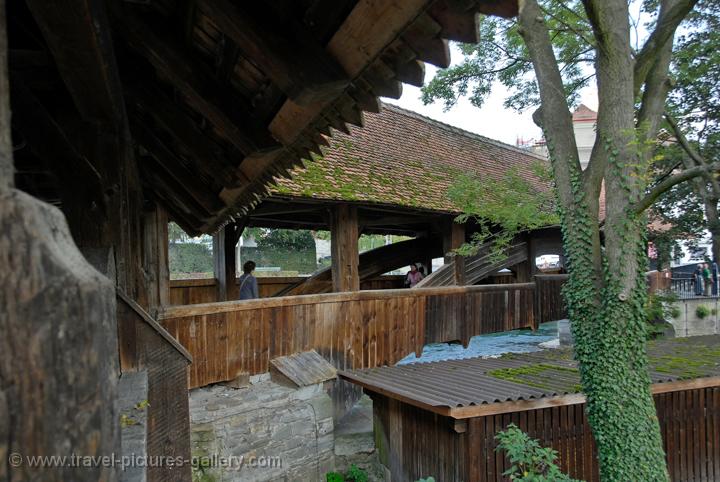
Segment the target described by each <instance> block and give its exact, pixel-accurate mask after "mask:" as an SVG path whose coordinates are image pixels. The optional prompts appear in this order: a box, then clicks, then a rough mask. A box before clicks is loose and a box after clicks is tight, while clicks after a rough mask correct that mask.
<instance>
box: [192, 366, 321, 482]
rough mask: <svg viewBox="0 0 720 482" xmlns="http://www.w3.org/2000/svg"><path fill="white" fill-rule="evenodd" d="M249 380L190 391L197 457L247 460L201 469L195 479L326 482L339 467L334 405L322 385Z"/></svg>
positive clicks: (267, 378) (260, 378)
mask: <svg viewBox="0 0 720 482" xmlns="http://www.w3.org/2000/svg"><path fill="white" fill-rule="evenodd" d="M250 382H251V384H250V386H249V387H247V388H239V389H235V388H230V387H228V386H223V385H215V386H211V387H206V388H199V389H194V390H192V391H191V392H190V418H191V439H192V451H193V456H194V457H212V456H215V455H217V456H220V457H236V458H235V459H232V460H228V461H226V462H225V463H232V464H234V465H237V464H238V463H239V458H241V457H242V458H243V462H244V463H245V466H244V467H240V468H238V467H229V468H226V469H221V468H219V467H208V468H205V469H200V468H196V469H194V470H195V474H194V476H195V478H196V479H195V480H200V481H203V482H219V481H223V482H226V481H240V480H242V481H270V480H272V481H276V480H289V481H292V480H303V481H306V480H307V481H309V480H324V477H325V473H327V472H328V471H331V470H333V469H334V453H333V450H334V437H333V419H332V413H333V408H332V401H331V399H330V397H329V396H328V395H327V393H326V392H325V390H324V389H323V386H322V384H317V385H312V386H308V387H303V388H294V387H290V386H286V385H283V384H279V383H276V382H274V381H272V380H270V376H269V375H268V374H265V375H259V376H256V377H251V379H250ZM201 460H202V459H201ZM207 460H209V461H210V462H211V463H213V464H215V462H217V461H213V459H212V458H209V459H207ZM247 464H255V465H256V467H251V466H248V465H247ZM215 465H216V464H215Z"/></svg>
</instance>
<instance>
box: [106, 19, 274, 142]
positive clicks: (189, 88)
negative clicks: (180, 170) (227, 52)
mask: <svg viewBox="0 0 720 482" xmlns="http://www.w3.org/2000/svg"><path fill="white" fill-rule="evenodd" d="M113 13H114V16H115V17H116V18H117V22H116V24H117V26H118V29H119V32H120V34H121V36H122V37H123V38H124V40H125V41H126V42H127V44H128V45H129V46H130V47H131V48H132V49H133V50H135V51H136V52H137V53H138V54H140V55H141V56H142V57H144V58H145V59H147V60H148V61H149V62H150V64H151V65H152V66H153V67H154V68H155V69H156V70H157V71H158V73H159V74H160V75H161V76H162V77H163V78H165V79H166V80H167V81H168V82H170V83H171V84H172V85H173V87H175V88H176V89H177V90H178V91H180V92H181V93H182V94H183V95H184V96H185V97H186V100H187V101H188V103H189V104H190V105H191V106H192V107H193V109H195V110H196V111H197V112H198V113H200V114H201V115H202V116H203V117H205V118H206V119H207V120H208V121H209V122H210V123H211V124H213V126H215V128H216V129H217V131H218V132H219V133H220V135H221V136H223V137H224V138H225V139H226V140H227V141H229V142H230V143H231V144H233V145H234V146H235V147H237V148H238V149H239V150H240V151H242V152H243V153H245V154H251V153H253V152H257V151H260V150H262V151H267V150H273V149H277V148H278V147H279V146H278V145H277V143H276V142H275V141H274V140H273V139H272V137H271V136H270V135H269V134H268V132H267V131H266V130H265V129H264V128H263V127H261V126H260V124H259V121H258V120H257V119H255V118H253V117H251V116H250V112H252V107H251V106H250V105H249V104H248V103H247V102H244V101H243V100H241V99H239V98H237V96H236V95H235V94H234V93H233V92H232V91H230V89H228V88H227V86H225V85H222V84H221V83H219V82H218V81H217V80H215V79H214V78H213V77H212V75H211V74H210V73H209V72H208V71H207V70H208V69H207V68H206V67H205V66H203V65H201V64H199V63H197V62H195V61H194V59H192V58H190V57H189V56H188V55H187V54H186V53H185V52H182V51H181V50H180V49H179V48H178V47H177V45H175V43H173V41H172V40H171V38H170V34H169V33H168V32H163V29H162V28H158V27H157V26H152V27H151V26H150V25H148V24H147V23H146V22H145V20H144V19H143V18H142V17H140V16H138V15H134V14H132V13H131V12H129V9H126V11H125V12H124V13H123V12H113Z"/></svg>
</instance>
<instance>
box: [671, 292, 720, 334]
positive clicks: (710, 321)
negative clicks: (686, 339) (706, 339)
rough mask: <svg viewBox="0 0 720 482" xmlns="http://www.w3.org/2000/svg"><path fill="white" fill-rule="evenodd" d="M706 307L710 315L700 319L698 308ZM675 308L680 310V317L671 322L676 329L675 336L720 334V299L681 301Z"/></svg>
mask: <svg viewBox="0 0 720 482" xmlns="http://www.w3.org/2000/svg"><path fill="white" fill-rule="evenodd" d="M701 305H702V306H705V307H706V308H707V309H708V310H709V311H710V313H709V314H708V315H707V316H706V317H704V318H700V317H698V316H697V308H698V307H699V306H701ZM675 306H676V307H677V308H679V310H680V316H678V317H677V318H673V319H671V320H670V322H671V323H672V325H673V327H674V328H675V336H678V337H683V336H700V335H714V334H718V333H720V299H719V298H691V299H687V300H679V301H677V302H676V303H675Z"/></svg>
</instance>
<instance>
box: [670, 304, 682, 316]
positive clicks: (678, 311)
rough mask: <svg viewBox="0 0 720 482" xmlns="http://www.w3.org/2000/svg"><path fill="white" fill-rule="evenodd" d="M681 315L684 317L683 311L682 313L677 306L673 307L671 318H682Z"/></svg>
mask: <svg viewBox="0 0 720 482" xmlns="http://www.w3.org/2000/svg"><path fill="white" fill-rule="evenodd" d="M680 315H682V311H680V308H678V307H677V306H673V307H672V308H670V316H672V317H673V318H680Z"/></svg>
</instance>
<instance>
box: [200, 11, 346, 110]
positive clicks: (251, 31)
mask: <svg viewBox="0 0 720 482" xmlns="http://www.w3.org/2000/svg"><path fill="white" fill-rule="evenodd" d="M198 6H199V8H200V10H202V11H203V13H205V15H207V16H208V17H209V18H210V19H211V20H212V21H213V23H215V24H216V25H217V26H218V28H219V29H220V31H221V32H223V33H224V34H226V35H227V36H229V37H230V38H232V40H233V41H234V42H235V44H236V45H237V46H238V48H239V49H240V50H241V51H242V52H243V54H244V55H245V56H246V57H248V58H249V59H251V60H252V62H253V63H255V64H256V65H257V66H258V67H259V68H260V69H261V70H262V71H263V72H264V73H265V75H267V76H268V77H269V78H270V79H271V80H272V81H273V82H274V83H275V84H276V85H277V86H278V87H279V88H280V90H282V91H283V92H284V93H285V94H287V96H288V97H290V98H291V99H293V100H294V101H295V102H297V103H298V104H308V103H311V102H316V101H322V100H331V99H333V98H334V97H335V96H336V95H337V94H339V93H340V92H341V91H342V90H343V89H345V87H347V85H348V83H349V82H348V79H347V78H346V77H345V73H344V72H343V70H342V68H341V67H340V66H339V65H338V64H337V62H336V61H335V60H334V59H333V58H332V57H331V56H330V55H328V54H327V52H325V51H324V50H323V48H322V47H321V46H320V45H319V44H317V43H315V41H314V40H313V39H312V37H310V36H309V35H308V34H307V32H305V31H304V29H303V28H302V27H301V26H300V24H299V23H297V22H294V21H290V24H291V25H290V26H288V25H284V26H283V28H282V29H281V30H279V29H277V28H274V25H273V23H272V22H271V18H272V15H271V12H256V11H254V10H257V8H252V7H251V5H250V2H240V3H232V2H229V1H228V0H200V1H199V2H198Z"/></svg>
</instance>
